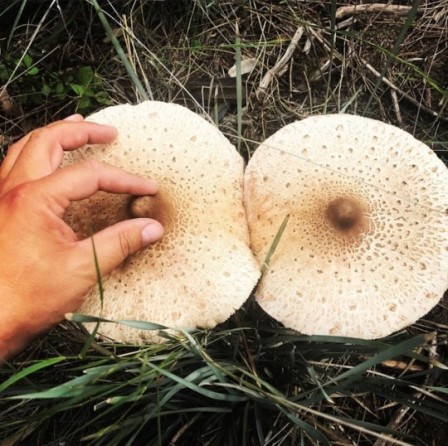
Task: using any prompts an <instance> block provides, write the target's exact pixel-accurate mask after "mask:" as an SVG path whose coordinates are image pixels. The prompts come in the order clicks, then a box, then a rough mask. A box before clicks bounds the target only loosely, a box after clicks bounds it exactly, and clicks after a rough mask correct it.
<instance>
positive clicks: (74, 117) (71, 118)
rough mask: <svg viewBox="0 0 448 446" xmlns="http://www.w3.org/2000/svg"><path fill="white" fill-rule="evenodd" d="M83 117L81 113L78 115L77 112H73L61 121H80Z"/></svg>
mask: <svg viewBox="0 0 448 446" xmlns="http://www.w3.org/2000/svg"><path fill="white" fill-rule="evenodd" d="M83 119H84V118H83V116H82V115H80V114H79V113H75V114H74V115H70V116H67V117H66V118H64V119H63V121H81V120H83Z"/></svg>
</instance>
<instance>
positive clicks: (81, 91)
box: [69, 83, 85, 97]
mask: <svg viewBox="0 0 448 446" xmlns="http://www.w3.org/2000/svg"><path fill="white" fill-rule="evenodd" d="M69 85H70V88H71V89H72V90H73V91H74V92H75V94H76V95H77V96H80V97H81V96H84V92H85V88H84V87H83V86H82V85H79V84H73V83H70V84H69Z"/></svg>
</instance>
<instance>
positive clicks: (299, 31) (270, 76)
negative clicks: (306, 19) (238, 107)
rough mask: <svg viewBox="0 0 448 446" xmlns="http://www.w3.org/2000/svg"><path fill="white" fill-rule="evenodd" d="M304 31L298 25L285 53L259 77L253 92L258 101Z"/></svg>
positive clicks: (291, 53)
mask: <svg viewBox="0 0 448 446" xmlns="http://www.w3.org/2000/svg"><path fill="white" fill-rule="evenodd" d="M304 31H305V30H304V28H303V27H302V26H299V27H298V28H297V30H296V32H295V33H294V36H293V38H292V40H291V43H290V44H289V45H288V48H286V51H285V54H283V56H282V57H281V58H280V60H279V61H278V62H277V63H276V64H275V65H274V66H273V67H272V68H270V69H269V70H268V71H267V73H266V74H265V75H264V76H263V79H261V82H260V85H259V86H258V88H257V91H256V92H255V96H256V98H257V99H258V100H259V101H263V99H264V98H265V96H266V91H267V89H268V87H269V85H270V83H271V82H272V79H274V77H275V76H277V75H278V74H279V73H281V71H282V70H283V68H284V67H285V65H286V64H287V63H288V62H289V60H290V59H291V57H292V55H293V53H294V51H295V49H296V48H297V45H298V43H299V40H300V38H301V37H302V36H303V33H304Z"/></svg>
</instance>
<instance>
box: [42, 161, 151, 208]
mask: <svg viewBox="0 0 448 446" xmlns="http://www.w3.org/2000/svg"><path fill="white" fill-rule="evenodd" d="M33 190H37V191H39V192H40V193H41V194H42V195H44V196H45V197H47V198H48V197H52V198H54V199H56V202H57V203H58V204H59V205H60V208H59V210H58V213H59V215H62V214H63V213H64V211H65V209H66V208H67V207H68V205H69V204H70V202H71V201H77V200H83V199H84V198H88V197H90V196H91V195H93V194H94V193H95V192H97V191H99V190H102V191H105V192H112V193H119V194H131V195H153V194H155V193H157V190H158V187H157V184H156V182H155V181H153V180H151V179H147V178H142V177H140V176H138V175H134V174H131V173H129V172H126V171H124V170H122V169H119V168H118V167H114V166H110V165H107V164H103V163H99V162H98V161H93V160H88V161H83V162H80V163H77V164H74V165H72V166H69V167H65V168H64V169H60V170H58V171H57V172H55V173H53V174H52V175H49V176H47V177H45V178H42V179H40V180H39V181H37V182H35V183H34V187H33Z"/></svg>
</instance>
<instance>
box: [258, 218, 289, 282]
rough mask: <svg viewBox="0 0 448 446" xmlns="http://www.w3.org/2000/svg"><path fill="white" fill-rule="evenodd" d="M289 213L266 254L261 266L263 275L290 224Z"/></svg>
mask: <svg viewBox="0 0 448 446" xmlns="http://www.w3.org/2000/svg"><path fill="white" fill-rule="evenodd" d="M288 220H289V215H287V216H286V217H285V218H284V219H283V221H282V224H281V225H280V227H279V228H278V231H277V234H275V237H274V240H273V241H272V245H271V246H270V247H269V250H268V253H267V254H266V258H265V260H264V262H263V266H262V267H261V274H262V275H263V274H264V273H265V272H266V270H267V269H268V268H269V263H270V262H271V259H272V256H273V255H274V253H275V250H276V249H277V246H278V244H279V243H280V239H281V238H282V235H283V233H284V232H285V229H286V225H287V224H288Z"/></svg>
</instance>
